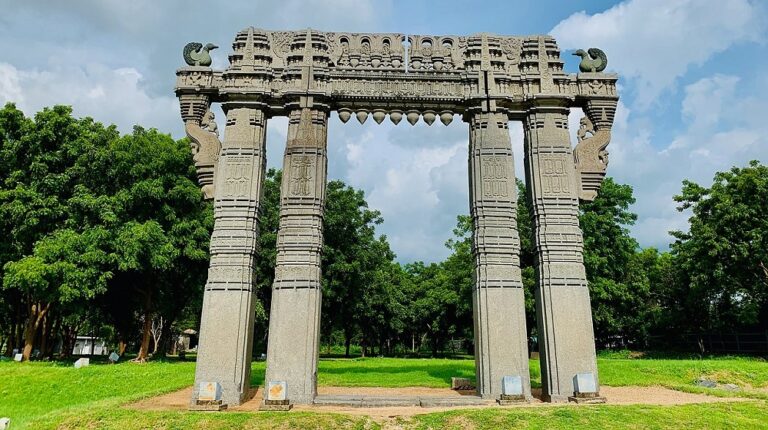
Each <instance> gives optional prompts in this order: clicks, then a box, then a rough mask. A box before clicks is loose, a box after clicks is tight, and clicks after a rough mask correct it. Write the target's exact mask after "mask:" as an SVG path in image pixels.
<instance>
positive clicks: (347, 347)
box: [344, 330, 352, 358]
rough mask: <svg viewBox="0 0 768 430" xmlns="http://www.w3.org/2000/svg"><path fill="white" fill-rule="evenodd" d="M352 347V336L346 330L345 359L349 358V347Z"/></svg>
mask: <svg viewBox="0 0 768 430" xmlns="http://www.w3.org/2000/svg"><path fill="white" fill-rule="evenodd" d="M350 345H352V335H351V334H350V333H348V332H347V331H346V330H344V357H346V358H349V347H350Z"/></svg>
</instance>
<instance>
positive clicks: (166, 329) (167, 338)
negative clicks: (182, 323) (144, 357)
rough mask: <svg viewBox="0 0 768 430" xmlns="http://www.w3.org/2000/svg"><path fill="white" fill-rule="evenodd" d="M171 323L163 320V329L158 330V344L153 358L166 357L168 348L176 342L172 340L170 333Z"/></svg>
mask: <svg viewBox="0 0 768 430" xmlns="http://www.w3.org/2000/svg"><path fill="white" fill-rule="evenodd" d="M172 325H173V321H170V320H165V322H164V323H163V328H162V329H161V330H160V337H159V338H158V344H157V346H155V356H158V357H165V356H166V355H168V347H169V346H173V344H175V343H176V342H175V341H174V339H172V336H171V334H172V333H171V331H172V330H173V327H172Z"/></svg>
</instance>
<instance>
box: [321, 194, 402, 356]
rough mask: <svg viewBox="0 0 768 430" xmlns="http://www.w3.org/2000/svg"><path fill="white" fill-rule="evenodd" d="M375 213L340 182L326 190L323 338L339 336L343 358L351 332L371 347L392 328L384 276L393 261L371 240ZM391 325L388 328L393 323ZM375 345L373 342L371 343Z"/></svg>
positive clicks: (380, 241)
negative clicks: (338, 332) (336, 333)
mask: <svg viewBox="0 0 768 430" xmlns="http://www.w3.org/2000/svg"><path fill="white" fill-rule="evenodd" d="M382 221H383V219H382V218H381V213H380V212H379V211H376V210H370V209H368V203H367V202H366V201H365V195H364V193H363V191H362V190H355V189H354V188H352V187H349V186H347V185H346V184H344V183H343V182H342V181H338V180H336V181H330V182H329V183H328V185H327V189H326V203H325V219H324V222H323V234H324V245H323V315H326V316H327V317H326V318H324V321H323V328H322V331H323V333H324V334H325V337H328V335H329V334H330V333H331V332H332V331H333V330H334V329H340V330H342V331H343V333H344V343H345V354H346V355H347V356H349V350H350V344H351V342H352V338H353V336H354V334H355V332H356V331H357V330H362V332H363V335H364V338H363V339H364V342H367V343H368V345H373V344H374V343H375V342H376V340H378V338H380V337H381V334H382V332H385V331H386V329H385V328H384V327H383V326H385V325H386V323H387V322H393V321H392V320H391V318H392V316H393V315H392V312H390V310H391V306H390V305H391V301H390V297H388V295H387V294H386V290H387V287H388V282H387V277H386V274H387V273H388V269H389V265H390V264H391V263H392V261H393V259H394V253H393V252H392V251H391V250H390V248H389V244H388V242H387V241H386V238H385V237H383V236H381V237H378V238H377V237H376V225H378V224H381V222H382ZM393 323H394V322H393ZM376 343H377V342H376Z"/></svg>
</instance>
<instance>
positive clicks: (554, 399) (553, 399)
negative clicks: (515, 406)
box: [541, 394, 571, 403]
mask: <svg viewBox="0 0 768 430" xmlns="http://www.w3.org/2000/svg"><path fill="white" fill-rule="evenodd" d="M570 397H571V396H562V395H557V394H542V395H541V401H542V402H546V403H568V399H569V398H570Z"/></svg>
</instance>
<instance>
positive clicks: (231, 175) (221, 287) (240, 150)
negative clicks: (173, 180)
mask: <svg viewBox="0 0 768 430" xmlns="http://www.w3.org/2000/svg"><path fill="white" fill-rule="evenodd" d="M225 110H227V127H226V134H225V139H224V144H223V146H222V149H221V156H220V161H219V165H218V171H217V174H216V195H215V200H214V228H213V235H212V236H211V261H210V267H209V269H208V281H207V283H206V285H205V293H204V296H203V312H202V317H201V325H200V343H199V346H198V355H197V366H196V369H195V386H194V392H193V395H192V405H193V407H194V406H195V405H196V404H197V403H198V400H199V394H200V388H201V384H206V383H218V384H219V385H220V387H221V401H222V402H223V404H225V405H232V406H234V405H239V404H240V403H241V402H242V401H244V399H245V398H246V397H247V395H248V390H249V388H250V381H251V379H250V374H251V355H252V352H251V349H252V348H251V346H252V341H253V324H254V313H255V301H256V300H257V298H256V294H255V290H254V289H255V285H256V279H255V278H254V269H255V267H256V262H255V261H254V259H255V256H256V250H257V246H258V237H259V205H260V203H261V198H262V195H263V188H262V187H263V180H264V168H265V166H266V149H265V136H266V126H267V124H266V117H265V115H264V112H262V111H261V110H258V109H252V108H233V109H228V108H227V107H226V106H225Z"/></svg>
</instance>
